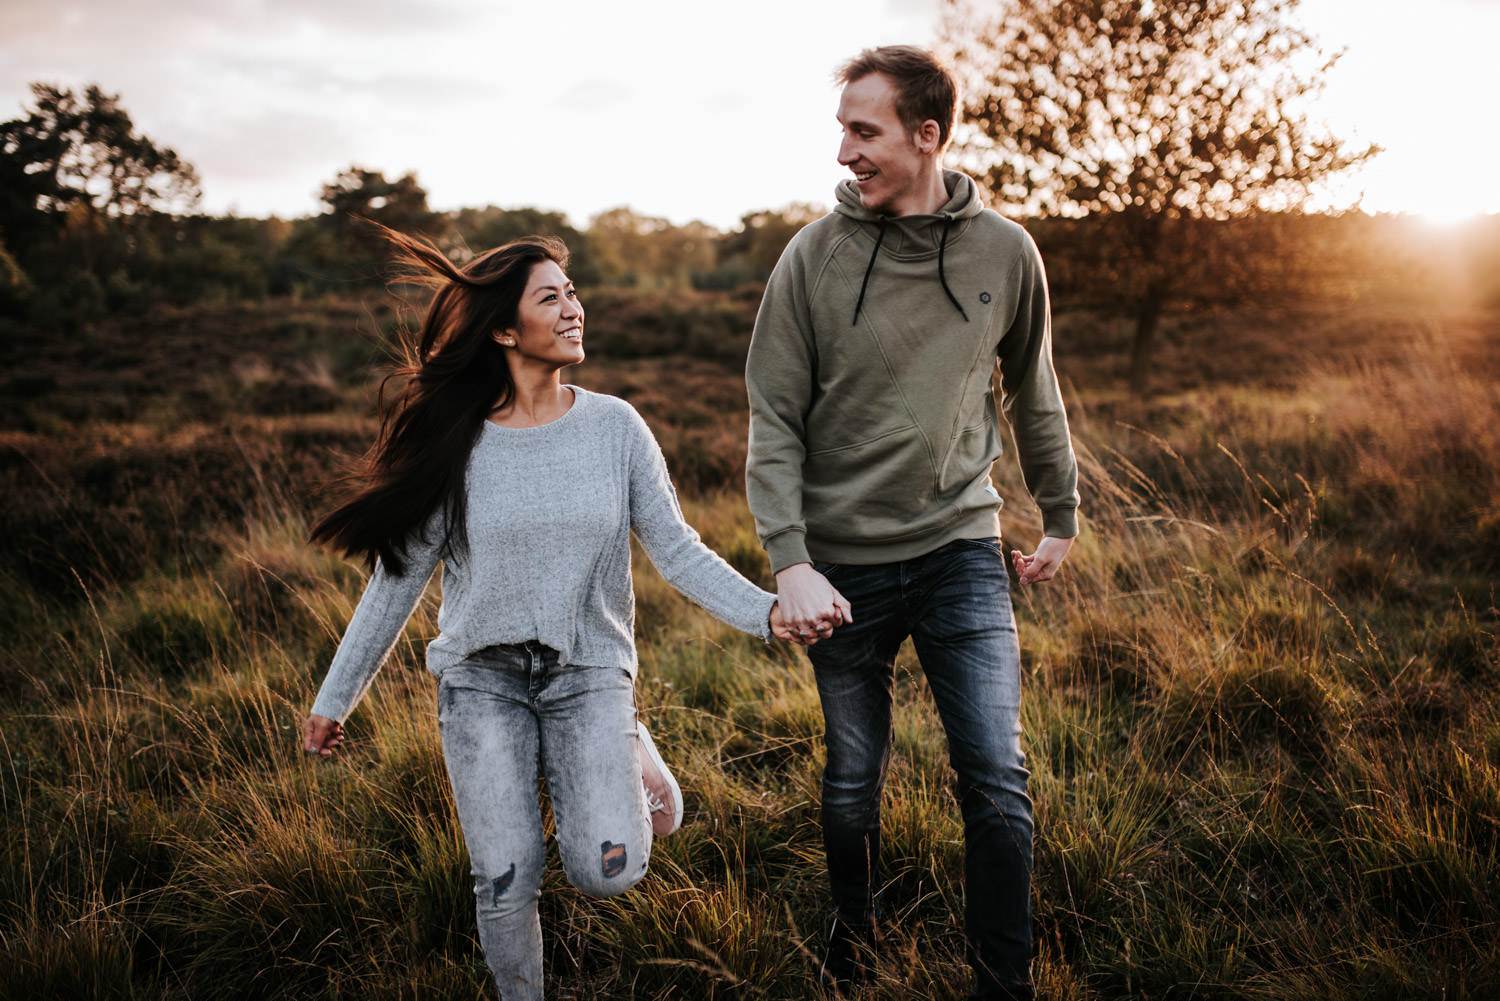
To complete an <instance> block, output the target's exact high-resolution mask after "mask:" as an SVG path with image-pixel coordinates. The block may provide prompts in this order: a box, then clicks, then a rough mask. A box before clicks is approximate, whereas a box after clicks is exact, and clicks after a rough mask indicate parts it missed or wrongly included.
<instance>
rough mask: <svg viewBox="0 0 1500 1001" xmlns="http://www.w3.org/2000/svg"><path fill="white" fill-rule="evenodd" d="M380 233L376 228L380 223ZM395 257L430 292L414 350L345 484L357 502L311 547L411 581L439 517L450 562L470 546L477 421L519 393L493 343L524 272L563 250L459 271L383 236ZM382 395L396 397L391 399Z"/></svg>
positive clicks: (512, 314)
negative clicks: (420, 546) (468, 488)
mask: <svg viewBox="0 0 1500 1001" xmlns="http://www.w3.org/2000/svg"><path fill="white" fill-rule="evenodd" d="M377 225H378V224H377ZM380 228H381V230H382V231H383V232H384V234H385V236H386V238H387V239H388V240H390V242H391V245H392V247H393V248H394V251H395V259H396V272H397V277H396V279H395V280H396V281H397V282H400V283H403V284H413V285H418V286H426V287H428V288H431V289H433V290H434V292H433V296H432V301H431V303H430V304H429V305H428V307H427V315H426V317H425V318H424V319H423V321H422V327H421V330H420V331H418V333H417V336H416V338H415V340H416V343H415V344H413V343H412V340H413V338H412V337H411V336H410V335H408V336H407V337H406V339H405V340H404V342H403V343H402V345H401V351H402V362H401V363H400V364H398V365H397V367H396V368H394V369H393V370H392V371H391V372H390V373H389V374H388V375H386V377H385V379H383V380H382V381H381V384H380V395H379V409H380V413H381V422H380V434H379V437H377V438H376V440H375V444H374V446H372V447H371V449H370V451H369V452H367V453H366V454H365V456H364V458H363V459H362V460H361V461H360V463H359V464H358V466H357V467H356V469H355V470H354V471H353V472H352V473H350V474H349V475H348V476H347V477H345V479H346V480H347V481H349V482H352V483H355V484H357V485H358V488H357V490H356V492H355V494H354V496H353V497H351V498H350V499H348V500H347V501H345V502H344V503H342V504H340V505H339V506H338V507H336V508H334V509H333V510H332V511H330V512H329V513H328V514H327V515H325V516H324V517H323V518H322V520H320V521H319V522H318V523H317V524H316V525H314V526H313V528H312V532H311V537H312V540H313V541H314V542H322V543H327V544H330V545H332V546H333V547H335V548H336V549H338V550H340V551H342V552H343V553H344V554H345V555H347V556H360V557H363V558H365V559H366V560H368V561H370V562H371V563H373V562H374V561H375V560H376V559H377V558H378V559H379V560H380V562H381V563H382V564H383V565H384V566H385V568H386V570H387V571H388V572H390V573H393V574H395V575H397V576H400V575H402V574H404V573H405V572H406V559H405V557H406V543H407V541H408V540H409V539H411V538H412V537H413V536H414V535H415V534H416V533H417V532H418V531H419V530H420V529H421V528H422V527H423V525H424V524H425V523H426V522H427V520H428V519H429V518H430V517H431V516H432V515H433V513H434V512H435V511H437V510H438V509H439V508H441V509H442V511H443V518H442V531H443V536H444V539H445V540H446V546H447V549H448V551H449V552H454V551H459V550H462V549H464V548H466V547H467V544H468V536H467V530H466V519H465V500H464V476H465V470H466V469H467V466H468V461H469V453H470V452H471V451H472V450H473V448H474V442H475V441H476V440H477V439H478V437H479V432H480V430H481V428H482V427H483V425H484V421H485V419H486V418H488V417H489V415H490V414H491V413H493V412H494V411H495V410H497V409H499V408H500V407H504V406H505V405H506V404H508V403H510V401H511V399H512V398H513V397H514V395H515V384H514V383H513V382H512V380H511V376H510V369H509V367H508V366H507V365H506V362H505V356H504V353H503V349H502V348H501V347H500V345H499V344H497V343H496V342H495V339H494V337H493V334H494V333H495V332H496V331H498V330H503V329H505V328H508V327H513V326H515V324H516V317H517V309H518V307H519V305H520V302H521V296H522V294H523V293H524V292H525V291H526V282H527V279H528V278H529V277H530V275H531V269H532V268H533V267H535V266H536V265H537V264H540V263H541V262H542V261H555V262H557V264H558V266H559V267H561V268H564V269H566V268H567V266H568V248H567V247H565V246H564V245H563V244H562V242H561V241H559V240H556V239H552V238H550V237H539V236H529V237H525V238H523V239H520V240H515V241H512V242H511V243H507V244H505V245H504V246H502V247H496V248H495V249H493V250H489V251H486V252H485V253H483V254H480V255H479V256H477V257H475V258H473V259H472V260H470V261H469V263H467V264H465V265H464V266H463V267H459V266H457V265H455V264H454V263H453V262H452V261H450V260H449V259H448V257H447V256H446V255H445V254H444V253H443V252H442V251H441V250H439V249H438V248H437V247H435V246H434V245H433V244H432V243H430V242H428V241H427V240H423V239H419V238H414V237H410V236H405V235H403V234H401V233H397V232H395V231H394V230H391V229H387V228H386V227H384V226H382V227H380ZM388 390H394V398H393V399H389V400H388Z"/></svg>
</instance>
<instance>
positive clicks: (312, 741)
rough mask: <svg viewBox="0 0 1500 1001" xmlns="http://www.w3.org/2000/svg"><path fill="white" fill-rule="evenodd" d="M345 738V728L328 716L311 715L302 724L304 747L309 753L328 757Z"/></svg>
mask: <svg viewBox="0 0 1500 1001" xmlns="http://www.w3.org/2000/svg"><path fill="white" fill-rule="evenodd" d="M343 739H344V728H343V727H342V726H341V725H339V722H338V721H337V720H332V719H329V718H328V717H327V716H309V717H307V722H306V723H304V724H303V725H302V749H303V750H304V751H306V752H307V753H308V754H318V755H322V756H323V757H325V758H326V757H328V756H329V755H330V754H332V753H333V749H334V748H335V747H337V746H339V742H340V741H341V740H343Z"/></svg>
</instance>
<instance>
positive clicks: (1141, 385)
mask: <svg viewBox="0 0 1500 1001" xmlns="http://www.w3.org/2000/svg"><path fill="white" fill-rule="evenodd" d="M1165 299H1166V288H1165V286H1164V284H1163V283H1162V282H1161V281H1152V282H1151V283H1150V284H1148V285H1147V286H1146V291H1145V292H1144V293H1143V294H1142V295H1141V299H1140V302H1139V304H1138V305H1137V306H1136V311H1135V337H1134V338H1133V339H1132V340H1131V342H1130V391H1131V393H1133V394H1134V395H1136V396H1138V397H1141V396H1145V395H1146V390H1147V388H1148V386H1149V385H1150V381H1151V354H1152V351H1153V349H1154V348H1155V346H1156V328H1157V321H1158V320H1160V319H1161V307H1162V303H1163V301H1164V300H1165Z"/></svg>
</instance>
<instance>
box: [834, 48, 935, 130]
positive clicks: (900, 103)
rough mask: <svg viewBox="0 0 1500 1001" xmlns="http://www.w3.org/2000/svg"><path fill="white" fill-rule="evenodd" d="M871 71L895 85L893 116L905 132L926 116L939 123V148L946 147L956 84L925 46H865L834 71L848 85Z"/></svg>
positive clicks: (926, 118)
mask: <svg viewBox="0 0 1500 1001" xmlns="http://www.w3.org/2000/svg"><path fill="white" fill-rule="evenodd" d="M871 73H884V74H885V75H886V76H887V77H889V78H890V80H891V83H892V84H894V85H895V88H896V116H897V117H898V118H900V119H901V124H902V125H903V126H905V127H906V131H907V134H908V135H912V134H915V133H916V131H917V130H918V129H920V128H921V127H922V123H923V122H925V121H927V120H928V119H929V118H930V119H932V120H933V121H934V122H937V125H938V151H939V152H941V151H942V150H943V149H945V148H946V147H947V146H948V138H949V137H950V136H951V135H952V134H953V122H954V120H955V119H956V117H957V115H958V86H957V84H955V83H954V82H953V75H952V74H951V73H949V72H948V70H947V69H946V68H945V67H944V66H943V64H942V63H940V62H938V61H937V59H936V58H935V57H934V56H933V55H932V53H930V52H928V51H927V50H926V49H919V48H917V47H916V46H915V45H882V46H879V47H878V48H873V49H865V50H864V51H863V52H861V53H860V54H859V55H857V56H855V57H854V58H853V59H851V60H849V61H848V62H846V63H844V64H843V65H842V66H840V67H839V68H838V70H837V71H836V72H835V73H834V79H835V80H836V81H837V82H838V83H840V84H851V83H853V82H854V81H856V80H861V79H863V78H864V77H867V76H869V75H870V74H871Z"/></svg>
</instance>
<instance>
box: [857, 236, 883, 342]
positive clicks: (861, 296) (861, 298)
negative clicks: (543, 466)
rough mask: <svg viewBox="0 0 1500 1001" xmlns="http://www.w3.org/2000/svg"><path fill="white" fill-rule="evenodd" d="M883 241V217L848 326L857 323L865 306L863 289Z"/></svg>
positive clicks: (868, 280)
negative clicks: (861, 308) (852, 317)
mask: <svg viewBox="0 0 1500 1001" xmlns="http://www.w3.org/2000/svg"><path fill="white" fill-rule="evenodd" d="M883 240H885V216H881V217H880V232H879V233H877V234H876V236H875V249H874V250H872V251H870V263H869V264H867V265H865V280H864V281H862V282H860V283H859V298H858V299H856V300H855V301H854V319H853V321H851V322H850V324H849V326H851V327H852V326H855V325H856V324H858V323H859V307H861V306H863V305H864V304H865V289H866V288H867V287H869V284H870V272H871V271H874V270H875V255H877V254H879V253H880V244H881V242H882V241H883Z"/></svg>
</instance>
